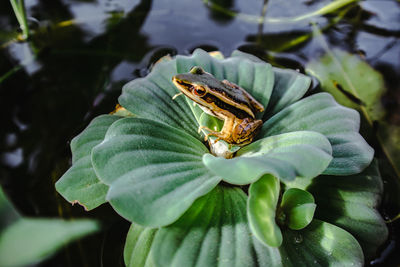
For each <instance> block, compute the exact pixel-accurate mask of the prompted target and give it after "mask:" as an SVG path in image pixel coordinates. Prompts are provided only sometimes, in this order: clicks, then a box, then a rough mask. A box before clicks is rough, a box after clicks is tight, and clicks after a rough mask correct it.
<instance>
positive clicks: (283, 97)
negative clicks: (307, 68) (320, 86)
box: [264, 68, 311, 118]
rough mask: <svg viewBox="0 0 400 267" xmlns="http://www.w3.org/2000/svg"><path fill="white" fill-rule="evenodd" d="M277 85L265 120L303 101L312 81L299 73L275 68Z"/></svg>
mask: <svg viewBox="0 0 400 267" xmlns="http://www.w3.org/2000/svg"><path fill="white" fill-rule="evenodd" d="M274 74H275V84H274V89H273V90H272V95H271V100H270V102H269V103H268V107H267V112H266V114H265V116H264V118H268V117H271V116H272V115H274V114H276V113H278V112H279V111H281V110H282V109H284V108H285V107H287V106H289V105H290V104H292V103H294V102H296V101H298V100H299V99H301V98H302V97H303V96H304V95H305V93H306V92H307V90H308V88H309V87H310V84H311V79H310V77H308V76H305V75H303V74H301V73H299V72H297V71H294V70H290V69H279V68H274Z"/></svg>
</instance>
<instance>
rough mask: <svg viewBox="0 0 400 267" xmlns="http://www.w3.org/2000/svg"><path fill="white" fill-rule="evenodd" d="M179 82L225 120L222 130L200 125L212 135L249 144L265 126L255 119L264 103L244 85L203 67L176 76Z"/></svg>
mask: <svg viewBox="0 0 400 267" xmlns="http://www.w3.org/2000/svg"><path fill="white" fill-rule="evenodd" d="M172 81H173V83H174V84H175V86H176V87H177V88H178V89H179V90H180V91H181V92H182V93H183V94H184V95H186V96H187V97H189V98H190V99H191V100H193V101H194V102H195V103H197V104H198V105H199V106H200V107H201V108H202V109H203V110H204V111H205V112H206V113H208V114H210V115H211V116H214V117H217V118H219V119H221V120H224V126H223V128H222V130H221V131H220V132H217V131H213V130H211V129H208V128H207V127H205V126H200V128H199V129H206V130H207V131H209V133H208V134H207V136H206V137H205V140H207V138H208V136H216V137H217V139H216V141H215V142H217V141H218V140H224V141H226V142H227V143H229V144H236V145H245V144H248V143H250V142H251V141H252V140H253V139H254V137H255V136H256V135H257V133H258V131H259V129H260V127H261V126H262V121H261V120H256V119H255V115H254V113H255V112H262V111H264V107H263V106H262V105H261V104H260V103H259V102H258V101H257V100H256V99H254V97H253V96H251V95H250V94H249V93H247V92H246V91H245V90H244V89H243V88H241V87H239V86H238V85H236V84H234V83H231V82H229V81H227V80H223V81H220V80H218V79H216V78H215V77H214V76H213V75H211V74H210V73H208V72H205V71H204V70H203V69H202V68H201V67H197V66H196V67H193V68H192V69H191V70H190V72H189V73H184V74H178V75H175V76H174V77H172Z"/></svg>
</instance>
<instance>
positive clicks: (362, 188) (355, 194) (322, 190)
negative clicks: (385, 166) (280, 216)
mask: <svg viewBox="0 0 400 267" xmlns="http://www.w3.org/2000/svg"><path fill="white" fill-rule="evenodd" d="M307 190H308V191H310V192H311V193H312V194H313V195H314V197H315V200H316V203H318V206H317V210H316V214H315V217H316V218H319V219H321V220H324V221H327V222H330V223H332V224H335V225H337V226H339V227H341V228H343V229H345V230H347V231H348V232H350V233H351V234H352V235H353V236H354V237H355V238H357V240H358V241H359V242H360V245H361V246H362V248H363V250H364V254H365V256H366V258H372V257H374V256H375V253H376V251H377V249H378V248H379V246H380V245H382V243H383V242H385V240H386V239H387V236H388V229H387V227H386V224H385V222H384V221H383V219H382V217H381V215H380V214H379V212H378V211H377V208H378V206H379V203H380V200H381V196H382V192H383V185H382V180H381V177H380V174H379V171H378V164H377V163H376V162H373V163H372V164H371V166H369V167H368V168H367V169H365V170H364V171H363V172H362V173H360V174H356V175H352V176H339V177H338V176H319V177H317V178H316V179H315V180H313V183H312V184H311V185H310V186H309V187H308V188H307Z"/></svg>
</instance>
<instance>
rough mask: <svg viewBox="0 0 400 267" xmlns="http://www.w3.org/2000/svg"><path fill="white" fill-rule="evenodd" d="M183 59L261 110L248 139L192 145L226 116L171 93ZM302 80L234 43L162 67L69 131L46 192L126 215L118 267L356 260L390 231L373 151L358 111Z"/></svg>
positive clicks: (367, 255) (352, 262)
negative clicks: (61, 167)
mask: <svg viewBox="0 0 400 267" xmlns="http://www.w3.org/2000/svg"><path fill="white" fill-rule="evenodd" d="M193 66H199V67H201V68H203V69H204V70H205V71H207V72H209V73H211V74H212V75H214V76H215V77H216V78H217V79H218V80H224V79H226V80H228V81H229V82H232V83H235V84H237V85H239V86H240V87H242V88H245V89H246V91H247V92H248V93H250V94H251V95H252V96H253V97H254V98H255V99H256V100H257V101H258V102H260V103H261V104H262V105H263V106H264V107H265V110H264V111H263V112H260V113H258V114H257V115H256V118H257V119H259V120H262V122H263V125H262V127H261V130H260V131H259V133H258V135H257V136H256V137H255V139H254V140H253V142H252V143H250V144H248V145H244V146H232V145H229V144H226V143H225V142H224V141H222V140H221V141H218V142H216V140H215V139H216V138H215V137H212V138H210V140H209V143H208V144H205V143H204V142H203V140H204V134H206V133H207V131H206V130H203V133H202V134H200V133H198V131H197V129H198V127H199V126H205V127H207V128H209V129H212V130H215V131H218V130H220V129H221V126H222V124H223V123H222V122H221V121H219V120H217V119H216V118H215V117H212V116H210V115H208V114H206V113H204V112H203V110H202V109H200V107H199V106H198V105H193V103H192V101H191V100H189V99H188V98H186V97H183V96H182V97H177V98H176V99H173V96H174V95H176V94H177V93H178V90H177V88H176V87H175V86H174V84H173V83H172V80H171V79H172V77H173V76H175V75H176V74H178V73H186V72H188V71H189V70H190V69H191V68H192V67H193ZM309 85H310V78H309V77H307V76H305V75H302V74H300V73H298V72H296V71H292V70H284V69H277V68H273V67H271V65H270V64H268V63H265V62H263V61H261V60H259V59H258V58H255V57H253V56H251V55H248V54H245V53H242V52H238V51H235V52H234V53H233V54H232V56H231V57H230V58H227V59H223V58H221V56H220V55H219V56H217V57H213V56H210V55H209V54H208V53H206V52H204V51H202V50H196V51H195V52H194V53H193V55H192V56H177V57H176V58H174V59H170V60H165V61H163V62H160V63H158V64H157V65H156V66H155V67H154V69H153V70H152V72H151V73H150V74H149V75H148V76H147V77H145V78H141V79H136V80H134V81H132V82H130V83H128V84H127V85H125V87H124V88H123V91H122V94H121V96H120V97H119V104H120V105H121V106H122V107H123V108H124V109H119V110H117V112H115V113H114V114H112V115H101V116H99V117H97V118H95V119H94V120H93V121H92V122H91V123H90V124H89V126H88V127H87V128H86V129H85V130H84V131H83V132H82V133H81V134H80V135H78V136H77V137H75V138H74V139H73V141H72V142H71V150H72V161H73V164H72V166H71V168H70V169H69V170H68V171H67V172H66V173H65V174H64V175H63V177H61V179H60V180H59V181H58V182H57V184H56V188H57V190H58V192H60V193H61V194H62V195H63V196H64V197H65V198H66V199H67V200H69V201H70V202H72V203H76V202H78V203H80V204H81V205H83V206H84V207H85V208H86V209H87V210H90V209H93V208H96V207H97V206H99V205H101V204H103V203H105V202H109V203H110V204H111V206H112V207H113V208H114V210H115V211H116V212H118V213H119V214H120V215H121V216H123V217H124V218H126V219H127V220H129V221H131V222H132V227H131V229H130V231H129V233H128V236H127V240H126V245H125V251H124V258H125V263H126V264H127V265H128V266H153V265H155V266H195V265H196V266H292V265H294V266H310V265H324V266H325V265H331V264H332V265H335V264H336V265H340V266H346V265H362V264H363V262H364V259H365V258H366V259H369V258H372V257H374V255H375V253H376V250H377V248H378V247H379V246H380V245H381V244H382V243H383V242H384V241H385V240H386V238H387V228H386V226H385V224H384V222H383V220H382V218H381V216H380V215H379V213H378V211H377V210H376V208H377V206H378V205H379V202H380V197H381V194H382V182H381V178H380V175H379V171H378V169H377V164H376V163H375V162H374V161H373V149H372V148H371V147H370V146H369V145H368V144H367V143H366V142H365V140H364V139H363V138H362V137H361V135H360V134H359V133H358V130H359V124H360V121H359V114H358V113H357V112H356V111H355V110H352V109H349V108H346V107H343V106H341V105H339V104H338V103H336V102H335V100H334V99H333V97H332V96H331V95H330V94H328V93H317V94H313V95H310V96H307V97H304V95H305V94H306V93H307V90H308V88H309ZM217 144H218V145H217ZM210 145H211V146H210ZM217 146H218V147H217ZM221 147H222V148H221ZM210 149H211V150H210ZM221 149H222V151H224V152H223V153H222V154H221V153H220V151H221ZM216 151H219V152H218V153H216ZM225 152H226V153H229V154H230V155H229V156H228V157H227V158H224V157H219V156H216V155H213V154H217V155H224V153H225ZM229 157H232V158H231V159H228V158H229ZM371 162H372V163H371ZM248 185H249V187H248Z"/></svg>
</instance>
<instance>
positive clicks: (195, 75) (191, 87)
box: [172, 66, 219, 106]
mask: <svg viewBox="0 0 400 267" xmlns="http://www.w3.org/2000/svg"><path fill="white" fill-rule="evenodd" d="M172 82H173V83H174V84H175V86H176V87H177V88H178V89H179V90H180V91H181V92H182V93H183V94H184V95H186V96H187V97H189V98H190V99H191V100H193V101H194V102H196V103H198V104H199V105H202V106H209V103H210V99H209V98H207V97H206V95H207V93H208V92H209V91H210V84H214V83H215V84H217V83H218V82H219V81H218V80H217V79H215V77H214V76H212V75H211V74H210V73H208V72H205V71H204V70H203V69H202V68H201V67H198V66H195V67H193V68H191V70H190V71H189V72H188V73H182V74H178V75H175V76H174V77H172Z"/></svg>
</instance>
